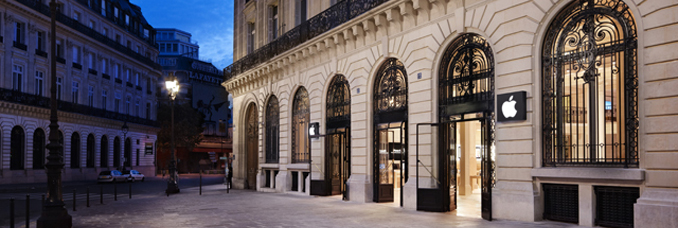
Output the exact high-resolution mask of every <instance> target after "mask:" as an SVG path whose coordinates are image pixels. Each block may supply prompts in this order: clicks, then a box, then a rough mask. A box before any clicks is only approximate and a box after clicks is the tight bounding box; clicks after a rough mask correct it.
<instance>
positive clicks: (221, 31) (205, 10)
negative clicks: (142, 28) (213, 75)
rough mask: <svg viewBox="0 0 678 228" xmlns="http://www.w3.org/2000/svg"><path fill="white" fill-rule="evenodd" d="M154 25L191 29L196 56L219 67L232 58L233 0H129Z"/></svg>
mask: <svg viewBox="0 0 678 228" xmlns="http://www.w3.org/2000/svg"><path fill="white" fill-rule="evenodd" d="M131 2H132V3H133V4H136V5H139V6H140V7H141V12H142V13H143V15H144V17H146V20H147V21H148V22H149V23H150V24H151V26H153V27H155V28H176V29H179V30H183V31H186V32H188V33H191V35H192V36H193V37H192V39H193V40H192V41H193V42H196V41H197V42H198V45H199V46H200V59H201V60H208V59H211V60H212V63H213V64H214V65H215V66H216V67H217V68H219V69H223V68H224V67H226V66H228V65H230V64H231V63H232V62H233V0H181V1H176V0H175V1H167V0H132V1H131Z"/></svg>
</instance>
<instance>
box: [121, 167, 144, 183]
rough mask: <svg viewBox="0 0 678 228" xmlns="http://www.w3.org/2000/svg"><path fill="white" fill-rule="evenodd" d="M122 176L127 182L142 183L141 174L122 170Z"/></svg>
mask: <svg viewBox="0 0 678 228" xmlns="http://www.w3.org/2000/svg"><path fill="white" fill-rule="evenodd" d="M122 175H123V176H126V177H127V180H129V181H131V182H134V181H137V180H140V181H141V182H144V174H141V173H140V172H139V171H136V170H133V169H132V170H124V171H122Z"/></svg>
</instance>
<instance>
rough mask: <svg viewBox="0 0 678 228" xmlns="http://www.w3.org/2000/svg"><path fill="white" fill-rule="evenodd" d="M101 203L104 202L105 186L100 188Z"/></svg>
mask: <svg viewBox="0 0 678 228" xmlns="http://www.w3.org/2000/svg"><path fill="white" fill-rule="evenodd" d="M99 203H100V204H104V186H100V188H99Z"/></svg>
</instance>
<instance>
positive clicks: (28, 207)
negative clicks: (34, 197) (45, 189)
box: [26, 194, 31, 228]
mask: <svg viewBox="0 0 678 228" xmlns="http://www.w3.org/2000/svg"><path fill="white" fill-rule="evenodd" d="M30 226H31V195H29V194H26V228H28V227H30Z"/></svg>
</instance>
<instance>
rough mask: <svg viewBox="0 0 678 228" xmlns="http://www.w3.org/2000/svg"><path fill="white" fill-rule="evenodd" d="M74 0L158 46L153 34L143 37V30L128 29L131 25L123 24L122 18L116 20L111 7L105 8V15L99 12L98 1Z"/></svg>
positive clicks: (148, 42)
mask: <svg viewBox="0 0 678 228" xmlns="http://www.w3.org/2000/svg"><path fill="white" fill-rule="evenodd" d="M88 1H91V3H92V4H89V3H88ZM76 2H78V3H80V4H82V5H83V6H85V7H87V8H90V9H91V10H92V11H94V13H95V14H98V15H100V16H102V17H104V18H106V19H108V20H109V21H110V22H112V23H114V24H116V25H118V26H120V28H122V29H125V30H126V31H127V32H129V33H131V34H133V35H135V36H137V37H138V38H140V39H142V40H144V41H145V42H146V43H147V44H148V45H151V46H152V47H155V48H156V49H157V48H158V44H157V43H156V42H155V40H154V39H153V36H152V35H151V34H149V36H148V37H144V34H143V30H139V29H130V27H131V26H127V25H125V23H124V21H123V20H116V19H115V15H113V7H109V8H108V9H106V15H102V14H101V6H100V5H99V4H97V2H98V1H92V0H76ZM130 20H132V18H130ZM139 22H140V21H139ZM140 24H141V23H140ZM140 26H143V25H140ZM149 32H150V31H149Z"/></svg>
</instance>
